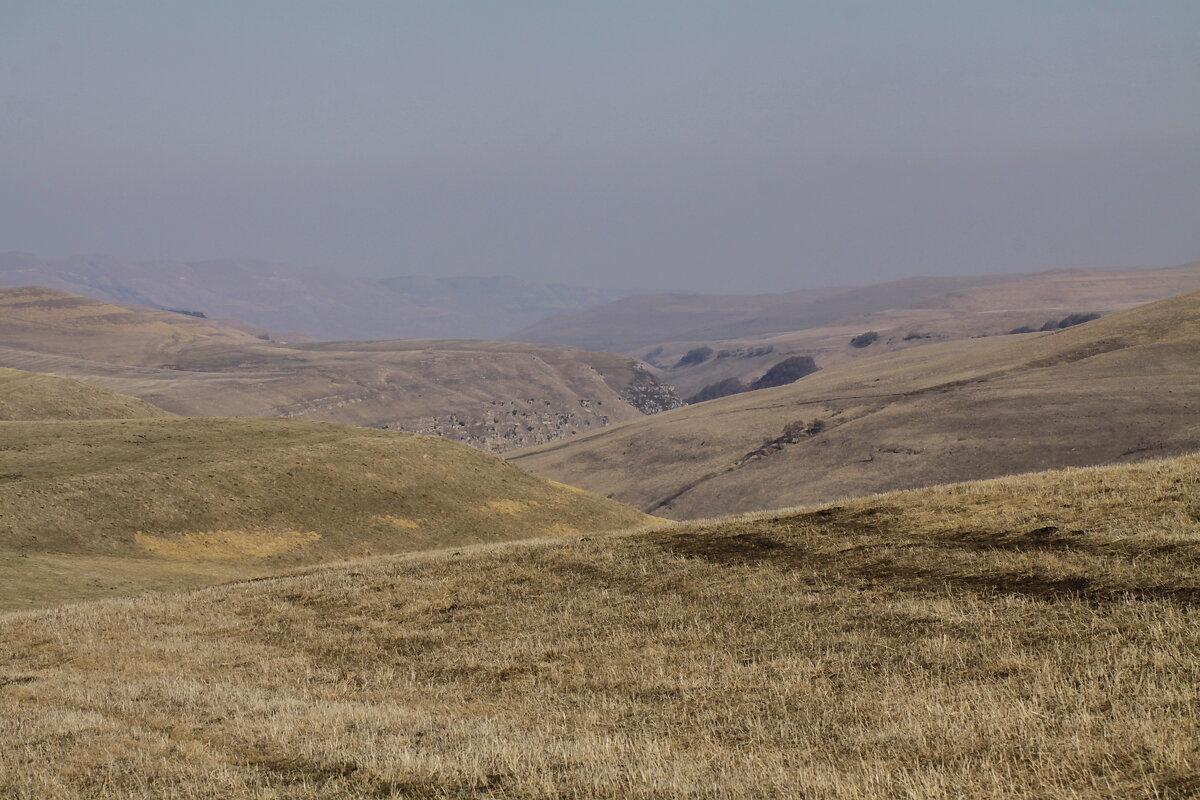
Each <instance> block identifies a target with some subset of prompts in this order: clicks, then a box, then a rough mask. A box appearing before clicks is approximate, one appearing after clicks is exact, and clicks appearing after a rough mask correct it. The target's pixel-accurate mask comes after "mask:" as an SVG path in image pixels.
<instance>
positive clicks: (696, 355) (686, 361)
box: [674, 347, 713, 369]
mask: <svg viewBox="0 0 1200 800" xmlns="http://www.w3.org/2000/svg"><path fill="white" fill-rule="evenodd" d="M712 357H713V349H712V348H711V347H693V348H692V349H691V350H688V351H687V352H686V353H684V354H683V358H681V359H679V360H678V361H676V362H675V367H674V368H675V369H679V368H680V367H690V366H694V365H695V364H703V363H704V362H705V361H708V360H709V359H710V358H712Z"/></svg>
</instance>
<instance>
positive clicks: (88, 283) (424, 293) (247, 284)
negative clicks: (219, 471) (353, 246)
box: [0, 252, 638, 340]
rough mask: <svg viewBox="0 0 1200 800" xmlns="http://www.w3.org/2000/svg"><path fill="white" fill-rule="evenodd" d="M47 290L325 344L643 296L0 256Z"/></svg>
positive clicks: (488, 330) (233, 265)
mask: <svg viewBox="0 0 1200 800" xmlns="http://www.w3.org/2000/svg"><path fill="white" fill-rule="evenodd" d="M35 285H36V286H46V287H49V288H52V289H60V290H62V291H66V292H70V293H72V294H78V295H83V296H85V297H91V298H93V299H96V300H104V301H107V302H110V303H133V304H136V305H140V306H146V307H149V308H156V309H161V310H174V311H183V312H185V313H186V312H200V313H203V314H204V315H206V316H207V317H210V318H212V317H217V318H220V317H232V318H237V319H240V320H245V321H246V322H250V323H253V324H254V325H256V326H260V327H261V328H263V329H266V330H267V331H272V332H285V333H290V332H299V333H301V334H304V335H306V336H311V337H314V338H318V339H326V340H345V339H399V338H417V339H427V338H454V339H468V338H475V339H488V338H492V339H494V338H498V337H501V336H503V335H505V334H507V333H510V332H511V331H514V330H516V329H518V328H522V327H525V326H528V325H530V324H532V323H533V322H536V321H537V320H539V319H542V318H544V317H548V316H551V315H553V314H559V313H565V312H574V311H581V310H584V309H587V308H591V307H592V306H596V305H601V304H603V303H607V302H610V301H612V300H615V299H618V298H620V297H625V296H628V295H630V294H634V293H636V292H637V291H638V290H605V289H590V288H586V287H578V286H567V285H563V284H553V285H546V284H540V283H536V282H534V281H527V280H522V279H518V278H511V277H479V278H475V277H461V278H425V277H400V278H390V279H384V280H381V281H373V280H368V279H364V278H356V277H353V276H350V275H345V274H342V273H339V272H333V271H330V272H326V271H322V270H314V269H306V268H301V267H295V266H289V265H284V264H276V263H271V262H267V261H254V260H216V261H179V260H161V261H128V260H122V259H118V258H114V257H113V256H109V255H77V256H68V257H65V258H40V257H38V256H36V255H33V254H30V253H18V252H7V253H0V286H35Z"/></svg>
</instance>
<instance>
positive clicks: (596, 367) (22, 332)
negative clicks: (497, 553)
mask: <svg viewBox="0 0 1200 800" xmlns="http://www.w3.org/2000/svg"><path fill="white" fill-rule="evenodd" d="M0 365H3V366H7V367H13V368H18V369H25V370H31V371H35V372H45V373H52V374H55V375H61V376H66V377H70V378H75V379H77V380H81V381H84V382H87V383H91V384H94V385H97V386H101V387H103V388H105V389H108V390H111V391H115V392H120V393H123V394H128V395H133V396H135V397H140V398H142V399H144V400H146V401H148V402H150V403H153V404H154V405H156V406H159V407H161V408H164V409H166V410H168V411H171V412H173V413H176V414H182V415H186V416H224V417H234V416H238V417H242V416H245V417H298V418H304V419H313V420H322V421H329V422H343V423H347V424H352V425H365V426H370V427H378V428H384V427H386V428H392V429H397V430H405V431H409V432H413V433H428V434H435V435H439V436H444V437H446V438H450V439H455V440H458V441H463V442H466V443H468V444H471V445H474V446H477V447H480V448H483V449H487V450H492V451H500V450H505V449H511V448H513V447H519V446H527V445H532V444H538V443H542V442H547V441H552V440H555V439H558V438H561V437H563V436H569V435H572V434H575V433H578V432H581V431H588V430H595V429H598V428H601V427H604V426H606V425H609V424H612V423H616V422H624V421H626V420H630V419H635V418H637V417H640V416H642V415H643V414H645V413H654V412H657V411H661V410H664V409H667V408H674V407H677V406H678V405H680V400H679V398H678V397H677V396H676V395H675V392H674V390H673V389H672V388H671V387H669V386H666V385H663V384H662V383H660V382H659V381H658V380H657V379H655V378H654V376H653V375H651V374H650V373H649V372H648V371H647V370H646V369H645V368H644V367H643V366H642V365H641V364H639V363H638V362H637V361H635V360H634V359H632V358H630V357H628V356H621V355H616V354H614V353H596V352H588V351H582V350H573V349H571V348H565V347H548V346H544V347H543V346H535V345H528V344H519V343H511V342H478V341H457V340H389V341H377V342H320V343H294V344H290V345H289V344H285V343H280V342H267V341H262V340H261V339H259V338H256V337H254V336H251V335H249V334H245V333H242V332H240V331H237V330H233V329H227V328H221V327H216V326H214V325H212V324H210V323H209V322H207V321H205V320H200V319H196V318H193V317H190V316H187V315H184V314H174V313H170V312H165V311H155V310H152V309H140V308H136V307H131V308H126V307H123V306H115V305H112V304H110V303H102V302H100V301H98V300H90V299H88V298H83V297H76V296H74V295H69V294H66V293H63V292H58V291H54V290H50V289H43V288H39V287H22V288H15V289H0Z"/></svg>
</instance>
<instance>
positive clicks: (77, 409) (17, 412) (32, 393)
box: [0, 367, 171, 422]
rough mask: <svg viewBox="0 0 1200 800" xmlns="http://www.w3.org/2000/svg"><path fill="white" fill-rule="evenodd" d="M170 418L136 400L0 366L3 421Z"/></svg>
mask: <svg viewBox="0 0 1200 800" xmlns="http://www.w3.org/2000/svg"><path fill="white" fill-rule="evenodd" d="M169 416H171V415H170V414H168V413H167V412H166V411H163V410H162V409H161V408H156V407H155V406H152V405H150V404H149V403H147V402H145V401H142V400H138V399H137V398H136V397H127V396H126V395H120V394H116V393H114V392H109V391H105V390H104V389H99V388H97V387H95V386H89V385H88V384H86V383H80V382H79V381H73V380H69V379H67V378H59V377H56V376H54V375H42V374H39V373H36V372H25V371H23V370H16V369H5V368H4V367H0V422H9V421H14V420H38V419H77V420H83V419H141V418H146V417H169Z"/></svg>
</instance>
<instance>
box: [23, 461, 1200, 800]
mask: <svg viewBox="0 0 1200 800" xmlns="http://www.w3.org/2000/svg"><path fill="white" fill-rule="evenodd" d="M1198 492H1200V459H1198V458H1197V457H1195V456H1191V457H1187V458H1181V459H1176V460H1173V461H1163V462H1153V463H1149V464H1141V465H1135V466H1126V467H1119V468H1107V469H1090V470H1070V471H1066V472H1055V473H1048V474H1040V475H1030V476H1021V477H1018V478H1008V479H1003V480H998V481H991V482H986V483H977V484H965V485H955V486H946V487H937V488H934V489H929V490H924V491H919V492H912V493H903V494H894V495H886V496H882V497H874V498H870V499H867V500H860V501H854V502H848V503H844V504H840V505H836V506H828V507H824V508H807V509H798V510H793V511H787V512H776V513H772V514H766V515H761V516H758V517H752V518H740V519H739V518H733V519H725V520H718V521H714V522H709V523H703V524H696V525H687V526H674V527H665V528H660V529H651V530H648V531H643V532H635V533H632V534H628V535H617V536H605V537H578V538H577V537H571V538H569V539H567V540H555V541H547V542H541V543H522V544H511V545H504V546H499V547H488V548H476V549H472V550H467V551H463V552H461V554H459V553H440V554H421V555H413V556H408V557H401V558H380V559H370V560H363V561H359V562H355V563H353V564H347V565H339V566H335V567H331V568H318V569H314V570H312V571H310V572H308V573H306V574H303V575H299V576H296V577H287V578H278V579H273V580H267V581H258V582H254V583H244V584H239V585H234V586H222V587H216V588H211V589H206V590H203V591H198V592H193V593H189V594H181V595H174V596H165V597H163V596H159V597H150V598H145V599H140V600H122V601H108V602H104V603H93V604H87V605H82V606H78V607H75V608H69V609H63V610H58V611H54V612H46V613H25V614H16V615H9V616H7V617H3V618H0V736H3V737H4V740H5V741H9V742H12V741H21V742H22V746H21V747H15V748H7V749H5V750H4V751H3V754H0V793H3V794H4V795H5V796H6V797H12V798H15V799H17V800H32V798H43V797H50V796H53V797H57V798H63V799H64V800H71V799H73V798H81V799H82V798H87V799H88V800H112V799H114V798H121V800H147V799H148V798H158V797H165V796H177V797H186V796H204V797H216V796H219V797H222V798H228V799H229V800H241V798H252V797H280V798H329V799H330V800H333V799H335V798H346V799H347V800H348V799H349V798H361V797H395V798H399V797H431V798H432V797H439V798H449V797H468V796H479V797H511V798H559V797H602V798H645V799H647V800H648V799H649V798H661V797H673V798H712V797H722V798H735V799H739V798H779V799H781V800H782V798H796V797H820V798H831V800H868V799H870V800H876V799H877V798H882V797H911V798H922V799H923V800H951V799H953V800H959V799H960V798H995V799H996V800H1044V798H1051V797H1055V798H1057V797H1073V798H1079V800H1112V799H1113V798H1147V799H1149V798H1183V797H1188V796H1192V795H1194V794H1195V791H1196V790H1197V788H1198V787H1200V783H1198V782H1197V781H1198V776H1200V747H1198V745H1197V743H1198V742H1200V736H1198V734H1200V730H1198V729H1197V715H1196V713H1195V712H1196V701H1197V694H1196V693H1197V687H1198V686H1200V671H1198V667H1197V661H1196V658H1195V653H1196V652H1197V651H1198V650H1200V626H1197V625H1196V607H1197V603H1198V602H1200V595H1198V594H1197V586H1200V583H1198V581H1200V572H1198V571H1197V564H1200V528H1198V526H1197V513H1196V512H1197V508H1196V497H1197V494H1198Z"/></svg>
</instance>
